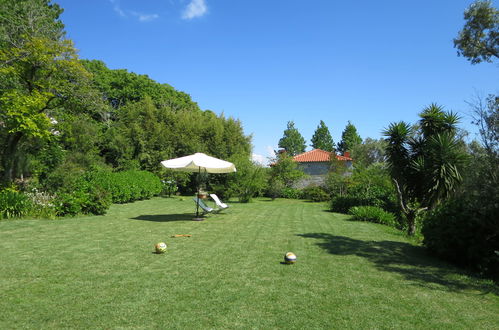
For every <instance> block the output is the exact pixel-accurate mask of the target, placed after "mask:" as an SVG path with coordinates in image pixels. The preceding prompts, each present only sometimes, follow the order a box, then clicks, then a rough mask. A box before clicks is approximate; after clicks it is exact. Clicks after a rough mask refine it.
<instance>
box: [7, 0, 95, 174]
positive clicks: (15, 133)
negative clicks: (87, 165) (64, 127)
mask: <svg viewBox="0 0 499 330" xmlns="http://www.w3.org/2000/svg"><path fill="white" fill-rule="evenodd" d="M0 13H1V14H0V22H1V25H0V26H2V28H1V29H0V45H1V48H0V107H1V108H2V110H3V111H2V114H1V117H0V121H1V125H2V134H1V137H2V139H3V140H4V143H3V144H2V148H1V159H2V167H3V173H2V181H3V182H4V183H5V182H9V181H11V180H12V177H13V176H14V175H15V173H14V170H15V168H16V164H17V163H18V161H19V158H20V153H19V150H20V147H21V146H22V145H23V144H24V143H28V142H29V140H37V139H38V140H40V139H42V140H43V139H49V138H51V136H52V124H53V122H54V121H53V119H51V115H52V113H53V112H55V111H58V110H62V109H70V110H72V111H75V110H80V109H81V106H82V104H81V100H84V99H86V97H87V96H88V95H91V94H92V93H91V91H90V90H89V89H88V86H89V84H88V82H89V74H88V73H87V72H86V71H85V69H84V68H83V66H82V65H81V63H80V62H79V61H78V57H77V55H76V50H75V49H74V47H73V44H72V42H71V41H70V40H66V39H63V38H62V37H63V36H64V31H63V27H64V26H63V24H62V23H61V21H60V20H59V15H60V14H61V13H62V10H61V8H60V7H59V6H58V5H56V4H50V2H49V1H45V0H21V1H1V2H0ZM92 105H93V104H91V103H87V104H86V105H85V106H86V107H90V106H92Z"/></svg>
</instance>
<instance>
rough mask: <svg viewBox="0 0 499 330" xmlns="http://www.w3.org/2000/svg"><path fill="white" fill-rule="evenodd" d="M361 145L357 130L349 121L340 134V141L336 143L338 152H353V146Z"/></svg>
mask: <svg viewBox="0 0 499 330" xmlns="http://www.w3.org/2000/svg"><path fill="white" fill-rule="evenodd" d="M361 143H362V138H361V137H360V135H359V134H358V133H357V128H356V127H355V126H354V125H353V124H352V123H351V122H350V121H349V122H348V124H347V125H346V127H345V129H344V130H343V132H342V133H341V141H340V142H339V143H338V151H339V152H341V153H342V154H345V152H347V151H351V150H353V148H355V146H357V145H359V144H361Z"/></svg>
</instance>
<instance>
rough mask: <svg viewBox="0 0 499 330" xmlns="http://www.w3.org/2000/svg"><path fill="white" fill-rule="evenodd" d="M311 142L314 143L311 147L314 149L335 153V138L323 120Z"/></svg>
mask: <svg viewBox="0 0 499 330" xmlns="http://www.w3.org/2000/svg"><path fill="white" fill-rule="evenodd" d="M310 142H312V144H311V145H310V146H311V147H312V148H314V149H322V150H325V151H329V152H332V151H335V150H334V141H333V137H332V136H331V133H329V129H328V128H327V126H326V124H325V123H324V122H323V121H322V120H321V122H320V123H319V126H317V129H316V130H315V132H314V135H313V136H312V140H311V141H310Z"/></svg>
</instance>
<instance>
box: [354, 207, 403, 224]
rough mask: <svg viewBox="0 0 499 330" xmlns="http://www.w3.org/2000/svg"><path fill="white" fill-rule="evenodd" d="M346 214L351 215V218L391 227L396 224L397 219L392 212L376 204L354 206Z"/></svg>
mask: <svg viewBox="0 0 499 330" xmlns="http://www.w3.org/2000/svg"><path fill="white" fill-rule="evenodd" d="M348 214H351V215H352V219H353V220H359V221H369V222H374V223H381V224H384V225H388V226H392V227H395V226H396V225H397V220H396V217H395V215H394V214H393V213H390V212H386V211H385V210H383V209H382V208H380V207H377V206H354V207H352V208H350V210H349V211H348Z"/></svg>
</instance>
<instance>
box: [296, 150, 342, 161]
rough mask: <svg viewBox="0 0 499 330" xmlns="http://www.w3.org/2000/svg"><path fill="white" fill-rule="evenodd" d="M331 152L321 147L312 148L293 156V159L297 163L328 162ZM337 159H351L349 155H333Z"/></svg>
mask: <svg viewBox="0 0 499 330" xmlns="http://www.w3.org/2000/svg"><path fill="white" fill-rule="evenodd" d="M331 154H332V153H331V152H328V151H324V150H321V149H314V150H310V151H307V152H304V153H302V154H299V155H296V156H294V157H293V160H294V161H296V162H298V163H310V162H329V160H330V159H331ZM335 156H336V159H338V160H345V161H347V160H352V158H350V157H346V156H340V155H335Z"/></svg>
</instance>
